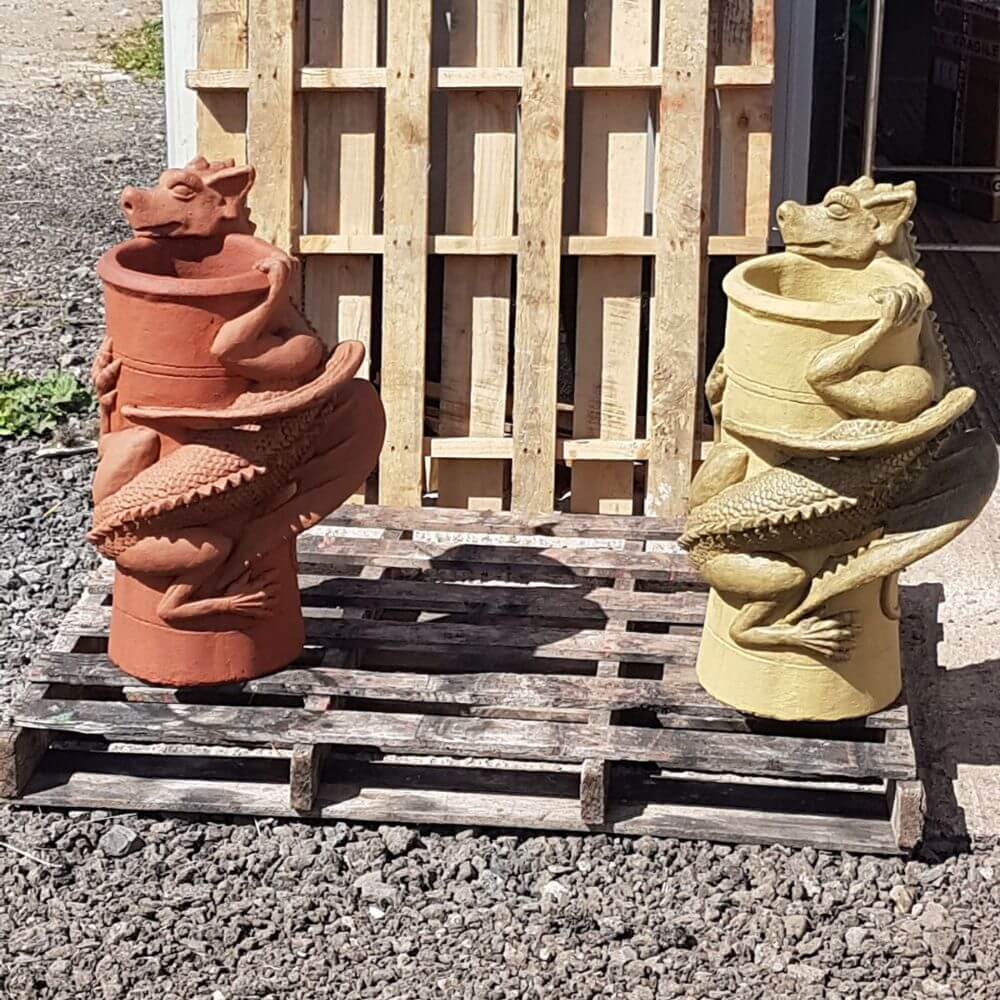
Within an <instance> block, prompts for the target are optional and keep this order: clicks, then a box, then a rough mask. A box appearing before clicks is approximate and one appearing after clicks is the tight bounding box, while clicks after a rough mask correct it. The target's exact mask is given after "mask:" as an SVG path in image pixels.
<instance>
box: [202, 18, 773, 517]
mask: <svg viewBox="0 0 1000 1000" xmlns="http://www.w3.org/2000/svg"><path fill="white" fill-rule="evenodd" d="M772 3H773V0H735V2H734V0H729V2H722V0H712V2H710V0H661V2H660V3H654V2H653V0H523V2H519V0H405V2H404V0H332V2H329V3H326V2H324V3H320V2H318V0H313V2H312V3H307V2H306V0H202V2H201V12H200V26H199V31H200V42H199V65H198V68H197V69H196V70H193V71H192V72H191V73H189V75H188V83H189V85H190V86H192V87H194V88H195V89H196V90H197V91H198V94H199V98H200V100H199V145H200V147H201V149H202V152H203V153H204V154H205V155H208V156H210V157H211V158H219V157H225V156H234V157H235V158H237V159H240V160H242V159H249V160H250V161H252V162H253V163H254V164H255V165H256V166H257V168H258V171H259V176H260V180H259V182H258V186H257V188H256V189H255V191H254V192H253V193H252V208H253V213H254V218H255V220H256V222H257V224H258V227H259V230H258V232H259V235H261V236H262V237H263V238H265V239H269V240H272V241H274V242H275V243H277V244H278V245H280V246H282V247H283V248H285V249H287V250H289V251H291V252H293V253H296V254H298V255H299V256H300V257H301V258H302V259H303V261H304V285H303V297H304V302H305V306H306V310H307V312H308V314H309V316H310V318H311V319H312V320H313V322H314V323H315V324H316V325H317V326H318V327H319V329H320V330H321V332H322V334H323V336H324V337H325V338H326V339H327V340H328V341H329V342H331V343H332V342H335V341H337V340H341V339H345V338H357V339H361V340H364V341H365V342H366V343H367V344H368V345H369V348H370V356H371V359H372V361H371V369H370V371H369V374H370V376H371V377H372V378H374V379H375V380H376V381H377V382H378V384H379V386H380V389H381V392H382V398H383V400H384V402H385V406H386V410H387V414H388V421H389V430H388V438H387V442H386V447H385V450H384V453H383V456H382V461H381V466H380V470H379V480H378V493H379V499H380V500H381V502H383V503H391V504H397V505H409V506H419V505H420V504H421V503H423V502H424V501H425V494H426V490H427V488H428V485H429V484H428V482H427V477H426V474H425V473H426V470H427V468H428V467H429V466H428V463H427V462H426V459H427V458H430V459H431V460H432V462H433V467H434V474H435V478H436V482H435V483H434V484H433V485H435V486H436V488H437V490H438V493H439V498H438V502H439V504H440V505H442V506H454V507H469V508H480V509H500V508H508V507H509V508H510V509H512V510H514V511H519V512H544V511H551V510H552V509H553V508H554V506H555V505H556V495H555V481H556V467H557V465H559V464H566V465H571V467H572V472H571V476H572V479H571V486H572V489H571V495H570V506H571V508H572V509H573V510H574V511H578V512H594V513H633V512H634V511H636V510H642V511H644V512H645V513H647V514H651V515H677V514H681V513H683V511H684V507H685V503H686V497H687V488H688V483H689V481H690V477H691V474H692V471H693V468H694V465H695V462H696V460H697V458H698V455H699V447H700V435H701V427H702V420H701V412H702V411H701V385H702V375H703V371H702V369H703V353H704V348H703V339H704V327H705V303H706V299H707V287H706V284H707V277H706V276H707V261H708V257H709V255H712V254H723V255H735V256H745V255H751V254H756V253H762V252H764V250H765V248H766V236H767V220H768V213H769V178H770V106H771V84H772V82H773V65H772V63H773V10H772ZM432 257H440V258H442V266H441V272H442V277H441V279H440V280H441V286H440V288H438V287H437V285H436V281H437V279H436V277H435V276H436V275H437V273H438V271H437V269H436V267H435V268H431V267H430V266H429V264H430V260H431V258H432ZM429 275H430V277H431V279H432V280H429ZM568 276H569V277H571V278H573V279H575V280H573V281H570V282H567V280H566V279H567V277H568ZM574 286H575V288H576V292H575V296H573V295H572V294H569V293H567V289H572V288H573V287H574ZM561 330H562V332H563V333H564V334H569V335H571V336H572V338H573V339H572V340H571V342H570V343H569V344H568V345H567V346H568V348H569V351H570V353H572V355H573V356H574V359H575V364H574V365H573V368H574V374H573V386H572V400H571V401H568V400H566V399H563V400H561V401H560V398H559V387H558V371H559V365H560V356H559V352H560V333H561ZM563 340H564V342H565V341H566V340H567V337H566V336H564V337H563ZM429 344H430V345H431V349H430V350H429V349H428V345H429ZM438 354H440V375H439V377H435V376H437V372H429V371H428V364H427V362H428V359H429V358H432V359H436V358H437V356H438ZM560 408H563V409H566V410H571V411H572V415H571V419H570V420H569V422H568V424H567V426H566V428H565V434H566V435H567V436H561V434H562V433H563V432H561V431H560V430H559V429H558V422H557V413H558V411H559V409H560ZM640 488H641V489H640ZM637 491H639V493H638V500H637V499H636V496H637Z"/></svg>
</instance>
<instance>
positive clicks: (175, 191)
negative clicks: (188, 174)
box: [170, 181, 195, 199]
mask: <svg viewBox="0 0 1000 1000" xmlns="http://www.w3.org/2000/svg"><path fill="white" fill-rule="evenodd" d="M170 193H171V194H172V195H174V196H175V197H177V198H184V199H188V198H193V197H194V195H195V191H194V188H192V187H189V186H188V185H187V184H185V183H184V182H183V181H178V182H177V183H176V184H172V185H171V186H170Z"/></svg>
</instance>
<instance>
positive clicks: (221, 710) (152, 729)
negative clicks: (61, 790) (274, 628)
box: [15, 698, 914, 779]
mask: <svg viewBox="0 0 1000 1000" xmlns="http://www.w3.org/2000/svg"><path fill="white" fill-rule="evenodd" d="M15 721H16V723H17V724H18V725H22V726H23V725H28V726H30V727H34V728H52V729H59V730H62V731H65V732H70V733H78V734H83V735H91V736H102V737H104V738H106V739H108V740H111V741H123V742H129V741H132V740H139V741H142V740H144V739H147V738H148V734H150V733H156V734H157V741H158V742H163V743H181V744H185V743H186V744H194V745H196V746H197V745H205V744H206V741H207V743H208V744H209V745H232V744H241V743H246V744H257V745H264V746H270V745H272V744H278V745H283V744H286V745H294V744H298V743H302V744H336V745H341V746H375V747H379V748H380V749H382V750H383V751H385V752H392V753H418V754H452V755H455V756H477V755H485V756H488V757H503V758H506V759H509V760H550V761H576V762H580V761H583V760H586V759H588V758H600V759H606V760H618V761H635V762H649V763H655V764H662V765H663V766H664V767H669V768H672V769H677V770H694V769H697V770H701V771H704V772H711V773H723V774H760V773H762V771H763V773H771V774H780V775H786V776H804V777H811V776H815V777H850V778H867V777H889V778H900V779H907V778H912V777H913V776H914V771H913V761H912V745H909V744H907V745H906V746H904V745H902V744H901V743H900V742H899V741H896V740H892V741H889V740H887V741H886V742H885V743H855V744H852V743H846V742H839V743H838V742H835V741H832V740H821V739H799V740H795V741H794V742H792V741H789V740H788V739H787V738H785V737H775V736H758V735H747V734H743V733H716V732H689V731H686V730H682V729H672V730H668V729H665V730H656V729H646V728H640V727H634V726H611V727H599V726H591V725H578V724H573V723H556V722H523V721H518V720H508V719H463V718H456V717H452V716H437V715H434V716H432V715H421V714H403V713H392V712H364V713H359V712H352V711H338V710H331V711H328V712H322V713H316V712H310V711H308V710H306V709H286V708H264V707H254V708H233V707H230V706H223V707H219V706H205V705H153V704H130V703H128V702H75V701H71V700H64V699H58V698H53V699H40V700H36V701H30V702H27V703H24V704H21V705H19V706H18V708H17V710H16V713H15ZM897 732H899V731H898V730H893V731H889V732H888V733H887V736H892V735H894V734H895V733H897ZM906 736H907V737H908V736H909V734H908V733H907V734H906Z"/></svg>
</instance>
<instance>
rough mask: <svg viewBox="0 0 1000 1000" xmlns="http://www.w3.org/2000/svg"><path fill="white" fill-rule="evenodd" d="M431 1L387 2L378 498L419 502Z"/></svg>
mask: <svg viewBox="0 0 1000 1000" xmlns="http://www.w3.org/2000/svg"><path fill="white" fill-rule="evenodd" d="M431 9H432V3H431V0H411V2H409V3H406V4H390V5H389V8H388V27H387V32H386V36H387V41H386V69H387V82H386V92H385V134H386V136H387V137H389V141H387V142H386V148H385V195H384V212H385V252H384V255H383V282H382V371H381V375H382V385H381V391H382V402H383V404H384V405H385V411H386V421H387V428H386V440H385V445H384V447H383V449H382V458H381V465H380V473H379V499H380V501H381V502H382V503H393V504H399V505H406V506H410V507H419V506H420V502H421V495H422V484H423V464H424V459H423V435H424V427H423V416H424V377H425V372H424V352H425V328H426V301H427V219H428V214H427V213H428V172H429V170H430V69H431Z"/></svg>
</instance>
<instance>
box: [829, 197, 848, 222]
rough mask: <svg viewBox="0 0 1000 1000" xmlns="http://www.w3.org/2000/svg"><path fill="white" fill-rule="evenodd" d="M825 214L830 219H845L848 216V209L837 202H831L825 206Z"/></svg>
mask: <svg viewBox="0 0 1000 1000" xmlns="http://www.w3.org/2000/svg"><path fill="white" fill-rule="evenodd" d="M826 214H827V215H829V216H830V218H831V219H846V218H847V217H848V216H849V215H850V214H851V212H850V209H848V207H847V206H846V205H844V204H842V203H841V202H839V201H831V202H828V203H827V205H826Z"/></svg>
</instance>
